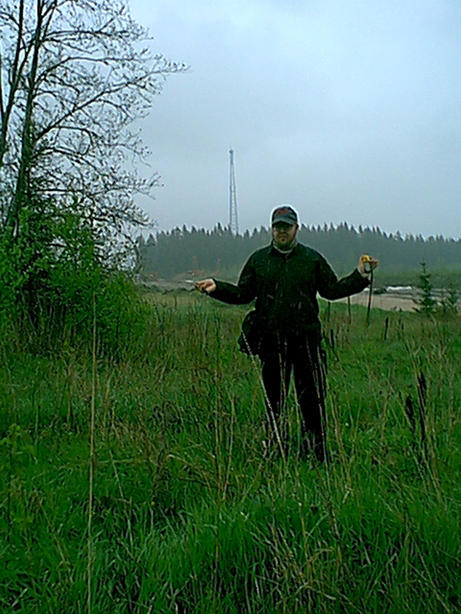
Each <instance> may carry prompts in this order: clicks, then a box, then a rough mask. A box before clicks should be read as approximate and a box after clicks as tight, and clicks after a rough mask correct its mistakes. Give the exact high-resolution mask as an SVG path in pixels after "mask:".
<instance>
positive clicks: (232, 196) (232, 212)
mask: <svg viewBox="0 0 461 614" xmlns="http://www.w3.org/2000/svg"><path fill="white" fill-rule="evenodd" d="M229 228H230V230H231V232H233V233H234V234H235V235H237V234H238V232H239V222H238V213H237V189H236V187H235V168H234V150H233V149H230V150H229Z"/></svg>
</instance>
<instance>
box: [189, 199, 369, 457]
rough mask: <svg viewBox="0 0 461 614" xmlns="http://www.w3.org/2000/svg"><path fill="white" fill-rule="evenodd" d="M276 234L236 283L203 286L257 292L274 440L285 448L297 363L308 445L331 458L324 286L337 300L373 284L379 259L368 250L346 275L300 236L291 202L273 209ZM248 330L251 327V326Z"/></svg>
mask: <svg viewBox="0 0 461 614" xmlns="http://www.w3.org/2000/svg"><path fill="white" fill-rule="evenodd" d="M271 224H272V242H271V244H270V245H268V246H267V247H263V248H262V249H259V250H257V251H256V252H254V253H253V254H252V255H251V256H250V257H249V259H248V261H247V262H246V264H245V266H244V267H243V269H242V272H241V274H240V278H239V280H238V283H237V285H234V284H230V283H226V282H223V281H218V280H215V279H204V280H202V281H198V282H197V283H196V287H197V289H198V290H199V291H200V292H205V293H207V294H208V295H210V296H211V297H213V298H215V299H218V300H220V301H224V302H226V303H232V304H245V303H249V302H251V301H252V300H253V299H256V303H255V311H254V319H253V322H252V325H251V330H250V331H248V330H247V331H246V336H245V337H244V340H247V336H248V339H249V338H250V337H251V343H250V345H251V346H252V347H251V353H253V354H258V355H259V357H260V359H261V364H262V377H263V382H264V388H265V393H266V408H267V414H268V421H269V426H270V429H269V432H270V435H271V440H272V444H276V445H277V444H278V445H279V446H281V448H282V449H283V450H285V449H286V444H287V441H286V433H285V429H284V427H283V424H282V421H281V419H280V418H281V415H282V413H283V407H284V404H285V401H286V397H287V393H288V388H289V383H290V376H291V372H292V371H293V374H294V381H295V387H296V394H297V398H298V403H299V407H300V411H301V452H302V453H305V454H307V453H309V452H314V454H315V455H316V457H317V459H318V460H320V461H323V460H325V457H326V450H325V359H324V352H323V350H322V348H321V329H320V321H319V317H318V314H319V307H318V303H317V298H316V297H317V293H319V294H320V295H321V296H322V297H324V298H326V299H328V300H334V299H339V298H343V297H346V296H349V295H351V294H355V293H356V292H360V291H361V290H363V289H364V288H366V287H367V286H368V285H369V279H368V277H369V275H370V273H371V271H372V270H373V269H374V268H375V267H376V266H377V264H378V262H377V260H375V259H373V258H370V257H369V256H361V257H360V260H359V265H358V267H357V269H356V270H354V271H353V272H352V273H351V274H350V275H348V276H347V277H344V278H342V279H339V280H338V278H337V277H336V275H335V273H334V272H333V270H332V269H331V267H330V266H329V264H328V263H327V261H326V260H325V259H324V258H323V256H321V255H320V254H319V253H318V252H317V251H315V250H313V249H311V248H309V247H307V246H305V245H302V244H300V243H298V242H297V240H296V235H297V232H298V228H299V227H298V216H297V214H296V211H295V210H294V209H293V208H292V207H290V206H289V205H282V206H280V207H277V208H276V209H274V211H273V212H272V218H271ZM244 332H245V330H244Z"/></svg>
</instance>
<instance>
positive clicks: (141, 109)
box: [0, 0, 186, 249]
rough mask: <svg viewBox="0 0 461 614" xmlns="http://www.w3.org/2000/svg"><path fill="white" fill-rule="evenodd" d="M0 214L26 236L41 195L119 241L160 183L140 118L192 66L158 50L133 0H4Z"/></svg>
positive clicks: (108, 242)
mask: <svg viewBox="0 0 461 614" xmlns="http://www.w3.org/2000/svg"><path fill="white" fill-rule="evenodd" d="M0 32H1V42H0V114H1V115H0V119H1V132H0V186H1V187H0V221H1V224H2V229H3V231H4V232H5V233H7V234H10V236H11V238H13V240H14V238H15V237H17V236H20V233H21V211H23V210H24V208H27V207H31V206H33V205H32V204H31V203H33V202H34V197H35V196H37V195H38V197H39V198H40V199H42V200H43V199H50V198H51V199H52V200H53V202H54V203H55V204H56V205H57V208H54V211H57V212H58V214H59V212H61V213H65V212H66V211H72V212H73V213H77V214H78V215H79V216H81V217H82V219H86V220H90V221H91V225H92V228H93V229H94V232H95V236H96V238H97V239H98V241H99V242H100V243H101V244H103V243H104V245H105V246H106V248H109V249H110V248H112V247H114V245H115V244H116V243H117V241H118V240H120V237H122V236H124V234H125V233H126V231H127V229H129V227H130V226H132V225H136V224H140V223H144V222H145V221H146V218H145V215H144V213H143V212H142V211H141V210H140V209H139V208H138V207H137V206H136V205H135V203H134V201H133V197H134V195H135V194H136V193H150V191H151V190H152V188H153V187H154V186H155V185H156V183H157V182H158V176H157V175H156V174H155V173H154V174H152V175H151V176H150V177H143V176H142V175H141V174H140V173H138V172H137V170H133V169H135V165H134V163H133V162H134V161H136V160H140V159H143V158H146V156H147V155H148V153H149V152H148V151H147V149H146V147H145V146H144V144H143V142H142V139H141V138H140V134H139V132H137V131H136V130H135V129H134V128H133V123H134V120H138V119H140V118H143V117H145V116H146V114H147V113H148V111H149V109H150V107H151V105H152V103H153V98H154V97H155V95H157V94H159V93H160V91H161V90H162V87H163V84H164V81H165V79H166V77H167V76H168V75H169V74H171V73H175V72H179V71H183V70H185V68H186V67H185V65H183V64H180V63H176V62H171V61H169V60H167V59H166V58H165V57H164V56H162V55H153V54H152V52H151V51H150V50H149V47H148V45H147V43H148V40H149V37H148V35H147V32H146V30H145V29H144V28H143V27H142V26H140V25H139V24H137V23H136V22H135V21H134V20H133V19H132V17H131V16H130V13H129V10H128V7H127V3H126V2H125V0H0Z"/></svg>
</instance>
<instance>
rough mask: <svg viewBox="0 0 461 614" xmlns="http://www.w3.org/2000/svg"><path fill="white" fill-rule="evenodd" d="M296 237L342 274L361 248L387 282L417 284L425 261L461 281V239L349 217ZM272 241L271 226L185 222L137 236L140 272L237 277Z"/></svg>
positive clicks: (439, 278)
mask: <svg viewBox="0 0 461 614" xmlns="http://www.w3.org/2000/svg"><path fill="white" fill-rule="evenodd" d="M298 240H299V241H300V242H301V243H304V244H306V245H309V246H310V247H313V248H314V249H317V250H318V251H320V252H321V253H322V254H323V255H324V256H325V257H326V258H327V260H328V261H329V262H330V264H331V265H332V266H333V268H334V269H335V271H336V272H337V273H338V274H346V273H348V272H349V271H350V270H351V269H352V268H353V267H354V266H355V265H356V263H357V259H358V257H359V255H360V254H362V253H370V254H372V255H373V256H375V257H377V258H378V259H379V261H380V268H379V274H380V277H381V278H382V279H385V280H387V281H388V282H389V283H414V280H415V279H416V278H417V275H418V271H419V269H420V266H421V263H422V262H424V263H425V264H426V266H427V268H428V270H430V271H431V273H432V275H433V281H434V283H435V284H438V285H444V284H446V283H448V284H454V285H455V286H457V287H459V285H460V284H461V275H460V273H461V239H452V238H444V237H442V236H435V237H433V236H430V237H428V238H423V237H422V236H421V235H416V236H414V235H406V236H402V235H401V234H400V233H399V232H397V233H395V234H387V233H385V232H383V231H381V230H380V229H379V228H368V227H365V228H364V227H362V226H359V227H358V228H355V227H354V226H351V225H349V224H347V223H346V222H344V223H342V224H339V225H338V226H334V225H333V224H330V225H327V224H325V225H323V226H305V225H303V226H301V227H300V229H299V233H298ZM269 242H270V230H269V229H268V228H265V227H263V226H261V227H260V228H259V229H257V228H255V229H254V230H253V231H252V232H250V231H248V230H247V231H246V232H245V233H244V234H237V235H235V234H233V233H232V232H231V231H230V229H229V228H225V227H223V226H221V225H220V224H218V225H217V226H215V228H214V229H213V230H211V231H209V230H205V229H203V228H201V229H196V228H194V227H192V228H190V229H188V228H187V227H186V226H183V227H182V228H175V229H173V230H171V231H168V232H160V233H158V234H157V235H156V236H155V237H154V236H153V235H152V234H151V235H149V237H148V238H147V240H146V239H144V238H143V237H142V236H140V237H139V238H138V240H137V248H138V259H139V264H138V271H139V272H140V273H141V274H145V275H150V276H154V277H159V278H166V279H171V278H174V277H175V276H177V275H181V274H189V275H194V274H197V275H200V274H203V273H208V274H217V275H218V274H221V275H224V276H226V275H227V276H232V277H235V276H236V275H237V273H238V271H239V270H240V269H241V267H242V265H243V263H244V262H245V260H246V258H247V257H248V256H249V255H250V254H251V253H252V252H253V251H254V250H256V249H258V248H260V247H262V246H264V245H267V244H268V243H269Z"/></svg>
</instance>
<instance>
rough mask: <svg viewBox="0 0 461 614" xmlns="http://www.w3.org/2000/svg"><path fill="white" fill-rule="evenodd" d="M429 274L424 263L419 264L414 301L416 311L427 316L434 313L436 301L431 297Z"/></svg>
mask: <svg viewBox="0 0 461 614" xmlns="http://www.w3.org/2000/svg"><path fill="white" fill-rule="evenodd" d="M430 277H431V274H430V273H429V272H428V271H427V269H426V263H425V262H424V261H423V262H421V272H420V274H419V283H418V288H419V296H418V299H417V301H416V304H417V305H418V309H417V311H419V312H420V313H424V315H426V316H429V315H431V314H433V313H434V311H435V309H436V306H437V301H436V300H435V298H434V296H433V290H432V283H431V280H430Z"/></svg>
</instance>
